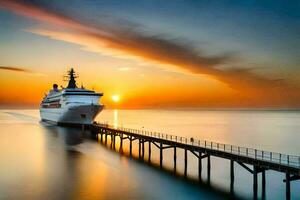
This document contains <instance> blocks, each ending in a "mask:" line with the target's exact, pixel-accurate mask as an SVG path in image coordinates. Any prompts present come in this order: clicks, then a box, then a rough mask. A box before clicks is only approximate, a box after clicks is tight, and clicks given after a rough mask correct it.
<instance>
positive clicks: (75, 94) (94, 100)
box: [40, 68, 104, 125]
mask: <svg viewBox="0 0 300 200" xmlns="http://www.w3.org/2000/svg"><path fill="white" fill-rule="evenodd" d="M66 78H67V81H68V86H67V87H66V88H63V87H62V88H61V89H59V88H58V85H57V84H53V88H52V90H50V91H49V93H48V94H47V95H46V96H45V97H44V99H43V101H42V102H41V104H40V116H41V120H42V121H47V122H51V123H55V124H57V125H89V124H92V123H93V121H94V119H95V117H96V116H97V114H98V113H100V112H101V110H102V109H103V107H104V106H103V105H101V104H100V103H99V100H100V98H101V97H102V96H103V93H97V92H95V91H93V90H87V89H85V88H84V87H83V86H82V87H80V88H78V87H77V85H76V80H75V79H76V78H77V76H76V74H75V71H74V69H73V68H71V69H70V71H68V75H67V76H66Z"/></svg>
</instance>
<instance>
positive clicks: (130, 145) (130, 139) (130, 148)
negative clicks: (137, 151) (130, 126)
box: [129, 136, 132, 157]
mask: <svg viewBox="0 0 300 200" xmlns="http://www.w3.org/2000/svg"><path fill="white" fill-rule="evenodd" d="M129 156H130V157H131V156H132V136H130V137H129Z"/></svg>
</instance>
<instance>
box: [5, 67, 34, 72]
mask: <svg viewBox="0 0 300 200" xmlns="http://www.w3.org/2000/svg"><path fill="white" fill-rule="evenodd" d="M0 70H7V71H14V72H27V73H32V71H30V70H28V69H25V68H23V67H10V66H0Z"/></svg>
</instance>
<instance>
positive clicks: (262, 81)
mask: <svg viewBox="0 0 300 200" xmlns="http://www.w3.org/2000/svg"><path fill="white" fill-rule="evenodd" d="M0 5H2V6H3V7H4V8H7V9H9V10H11V11H13V12H14V13H16V14H19V15H22V16H26V17H29V18H31V19H35V20H38V21H42V22H46V23H47V24H50V25H54V26H56V27H59V28H57V29H49V28H48V29H45V28H31V29H27V31H29V32H32V33H35V34H38V35H42V36H47V37H50V38H52V39H57V40H63V41H67V42H71V43H75V44H78V45H80V46H81V47H82V48H83V49H84V50H88V51H93V52H100V53H105V54H110V55H114V56H121V57H128V58H135V59H143V60H148V61H151V62H157V63H160V64H163V65H166V66H168V67H170V69H171V68H172V70H173V69H176V70H178V71H185V72H189V73H192V74H206V75H209V76H210V77H212V78H214V79H217V80H219V81H221V82H223V83H225V84H227V85H228V86H229V87H231V88H233V89H235V90H237V91H240V92H243V93H248V94H249V95H253V94H258V95H261V96H268V97H270V96H272V97H274V96H275V97H276V98H284V97H282V96H283V95H285V96H287V95H292V96H293V97H294V96H295V95H294V93H295V88H294V87H292V86H290V85H289V84H288V83H287V82H286V81H284V80H281V81H278V80H277V79H275V80H273V79H268V78H265V77H262V76H259V75H258V74H256V73H254V71H253V70H254V69H253V68H247V69H243V68H235V69H228V67H226V69H225V68H222V67H223V66H228V65H231V64H232V65H237V64H238V62H237V60H236V58H234V56H233V55H231V54H230V53H227V52H225V53H224V54H222V55H214V56H208V55H207V54H206V53H205V52H204V50H203V49H202V50H199V48H196V47H195V46H193V45H192V44H191V43H189V42H187V41H185V40H184V39H180V38H179V39H174V38H173V39H172V38H169V37H166V36H162V35H149V34H147V33H145V32H143V31H141V29H140V27H137V26H136V25H134V24H132V23H124V21H122V24H120V23H118V22H117V21H115V22H111V21H110V22H111V23H110V24H108V23H107V22H106V23H105V22H103V23H97V24H90V23H89V22H86V21H82V20H79V19H77V18H74V17H70V16H67V15H64V14H62V13H59V12H58V11H55V10H51V9H49V8H47V7H45V6H42V5H38V4H36V3H35V4H33V3H30V2H29V3H28V2H25V1H20V0H0ZM100 21H101V19H100ZM296 96H297V97H298V95H296Z"/></svg>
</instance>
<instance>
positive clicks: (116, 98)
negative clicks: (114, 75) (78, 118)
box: [111, 94, 120, 103]
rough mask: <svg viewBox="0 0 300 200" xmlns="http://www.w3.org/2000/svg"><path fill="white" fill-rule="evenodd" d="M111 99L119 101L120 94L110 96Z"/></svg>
mask: <svg viewBox="0 0 300 200" xmlns="http://www.w3.org/2000/svg"><path fill="white" fill-rule="evenodd" d="M111 99H112V100H113V102H116V103H117V102H119V101H120V96H119V95H117V94H115V95H113V96H112V97H111Z"/></svg>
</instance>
